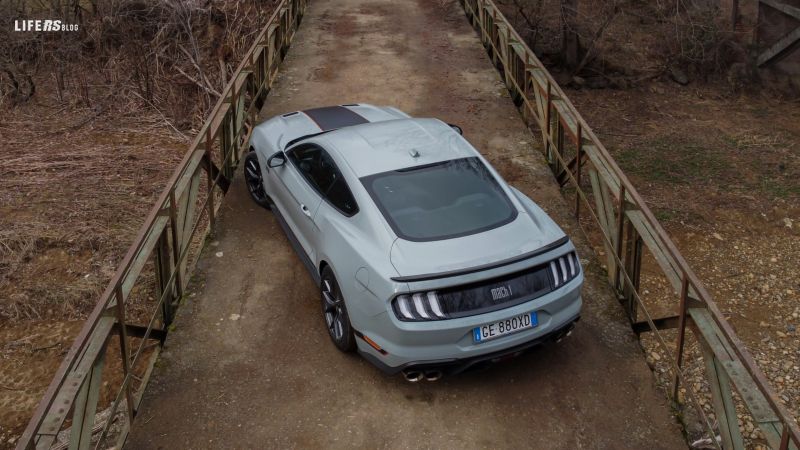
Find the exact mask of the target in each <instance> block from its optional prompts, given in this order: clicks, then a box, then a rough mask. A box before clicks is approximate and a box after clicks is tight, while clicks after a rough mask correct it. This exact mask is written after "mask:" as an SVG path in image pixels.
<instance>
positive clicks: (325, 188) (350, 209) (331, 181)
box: [288, 145, 358, 216]
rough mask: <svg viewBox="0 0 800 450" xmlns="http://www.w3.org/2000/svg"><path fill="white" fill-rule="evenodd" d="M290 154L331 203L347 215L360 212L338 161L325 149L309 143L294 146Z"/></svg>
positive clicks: (304, 174)
mask: <svg viewBox="0 0 800 450" xmlns="http://www.w3.org/2000/svg"><path fill="white" fill-rule="evenodd" d="M288 154H289V158H290V159H291V160H292V162H293V163H294V164H295V166H297V168H298V169H299V170H300V172H301V173H302V174H303V176H304V177H305V178H306V180H308V182H309V183H311V185H312V186H313V187H314V188H315V189H317V191H318V192H319V193H320V194H322V196H323V197H325V199H327V200H328V201H329V202H330V203H331V205H333V206H334V207H335V208H336V209H338V210H339V211H340V212H341V213H342V214H344V215H346V216H352V215H353V214H355V213H357V212H358V205H356V201H355V199H354V198H353V194H352V193H351V192H350V188H349V187H348V186H347V183H346V182H345V180H344V177H343V176H342V174H341V172H339V169H338V168H337V167H336V163H334V162H333V159H331V157H330V155H328V153H327V152H325V150H323V149H321V148H320V147H317V146H316V145H309V146H300V147H297V148H294V149H292V150H290V151H289V152H288Z"/></svg>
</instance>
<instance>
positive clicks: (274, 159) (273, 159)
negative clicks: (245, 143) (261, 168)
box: [267, 152, 286, 167]
mask: <svg viewBox="0 0 800 450" xmlns="http://www.w3.org/2000/svg"><path fill="white" fill-rule="evenodd" d="M284 164H286V155H285V154H284V153H283V152H277V153H275V154H274V155H272V156H270V157H269V159H268V160H267V166H268V167H280V166H282V165H284Z"/></svg>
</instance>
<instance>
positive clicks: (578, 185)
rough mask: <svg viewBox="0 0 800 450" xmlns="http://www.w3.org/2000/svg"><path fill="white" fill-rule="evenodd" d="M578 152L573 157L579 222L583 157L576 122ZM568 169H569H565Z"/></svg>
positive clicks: (576, 214) (579, 125) (581, 141)
mask: <svg viewBox="0 0 800 450" xmlns="http://www.w3.org/2000/svg"><path fill="white" fill-rule="evenodd" d="M576 134H577V138H578V146H577V147H578V151H577V154H576V155H575V220H577V221H578V223H579V224H580V220H581V157H582V156H583V136H582V127H581V123H580V122H578V131H577V133H576ZM567 169H569V168H567Z"/></svg>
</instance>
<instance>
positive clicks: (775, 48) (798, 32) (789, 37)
mask: <svg viewBox="0 0 800 450" xmlns="http://www.w3.org/2000/svg"><path fill="white" fill-rule="evenodd" d="M797 41H800V27H797V28H795V29H794V31H790V32H789V33H787V34H786V35H784V36H783V37H782V38H780V39H779V40H778V41H777V42H775V43H774V44H773V45H772V46H771V47H770V48H768V49H766V50H764V51H763V52H762V53H761V54H760V55H758V61H757V63H758V65H759V66H763V65H765V64H766V63H768V62H770V61H772V60H774V59H775V58H777V57H778V56H780V55H781V54H782V53H783V52H784V51H786V50H787V49H788V48H789V47H791V46H792V45H794V43H795V42H797Z"/></svg>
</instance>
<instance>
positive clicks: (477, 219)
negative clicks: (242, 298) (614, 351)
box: [244, 104, 583, 381]
mask: <svg viewBox="0 0 800 450" xmlns="http://www.w3.org/2000/svg"><path fill="white" fill-rule="evenodd" d="M250 145H251V148H250V150H251V151H250V152H249V153H248V154H247V156H246V158H245V161H244V175H245V182H246V184H247V187H248V190H249V192H250V195H251V197H252V198H253V200H254V201H255V202H256V203H258V204H259V205H261V206H264V207H267V208H270V209H272V210H273V211H274V213H275V216H276V217H277V219H278V221H279V223H280V224H281V226H282V227H283V229H284V231H285V232H286V234H287V236H288V238H289V241H290V242H291V243H292V245H293V247H294V248H295V251H296V252H297V254H298V256H299V258H300V259H301V260H302V261H303V263H304V264H305V266H306V267H307V269H308V271H309V272H310V273H311V276H312V277H313V278H314V280H315V281H316V282H317V283H318V285H319V289H320V297H321V299H320V302H321V308H320V310H321V318H322V319H323V321H324V322H323V323H324V325H325V326H326V328H327V331H328V333H329V335H330V337H331V340H332V341H333V344H334V345H335V346H336V347H338V348H339V350H342V351H344V352H350V351H355V350H358V351H359V352H360V353H361V354H362V355H363V356H364V357H365V358H366V359H368V360H369V361H370V362H372V363H374V364H375V365H377V366H378V367H379V368H381V369H383V370H384V371H385V372H387V373H389V374H396V373H399V372H403V374H404V376H405V377H406V379H408V380H409V381H419V380H422V379H428V380H436V379H438V378H440V377H441V376H442V375H443V374H453V373H458V372H461V371H464V370H466V369H468V368H474V367H476V366H484V365H488V364H489V363H491V362H495V361H497V360H500V359H505V358H507V357H510V356H516V355H518V354H520V353H522V352H523V351H525V350H527V349H529V348H531V347H533V346H536V345H538V344H541V343H543V342H546V341H553V340H560V339H561V338H563V337H564V336H566V335H567V334H568V333H569V332H571V330H572V328H573V326H574V323H575V322H576V321H577V320H578V318H579V316H580V310H581V286H582V284H583V273H582V270H581V265H580V260H579V258H578V256H577V254H576V251H575V247H574V246H573V244H572V242H571V241H570V239H569V238H568V237H567V236H566V235H565V234H564V232H563V231H562V230H561V229H560V228H559V227H558V226H557V225H556V224H555V223H554V222H553V220H552V219H551V218H550V217H549V216H548V215H547V214H546V213H545V212H544V211H542V209H541V208H540V207H539V206H537V205H536V203H534V202H533V201H532V200H531V199H530V198H528V197H527V196H525V195H524V194H523V193H521V192H520V191H518V190H516V189H515V188H513V187H511V186H509V185H508V184H506V183H505V181H503V179H502V178H501V177H500V175H499V174H498V173H497V172H496V171H495V170H494V169H493V168H492V166H491V165H490V164H489V163H488V162H487V161H486V160H485V159H484V158H483V157H482V156H481V154H480V153H479V152H478V151H477V150H476V149H475V148H474V147H473V146H472V145H470V144H469V142H467V140H466V139H465V138H464V137H463V136H462V134H461V129H460V128H459V127H458V126H455V125H449V124H447V123H444V122H442V121H440V120H437V119H423V118H412V117H410V116H409V115H407V114H405V113H403V112H401V111H399V110H397V109H395V108H391V107H376V106H371V105H366V104H350V105H341V106H332V107H323V108H315V109H308V110H304V111H296V112H290V113H288V114H283V115H280V116H277V117H274V118H272V119H269V120H267V121H265V122H263V123H261V124H260V125H258V126H257V127H256V128H255V129H254V131H253V134H252V137H251V141H250Z"/></svg>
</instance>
